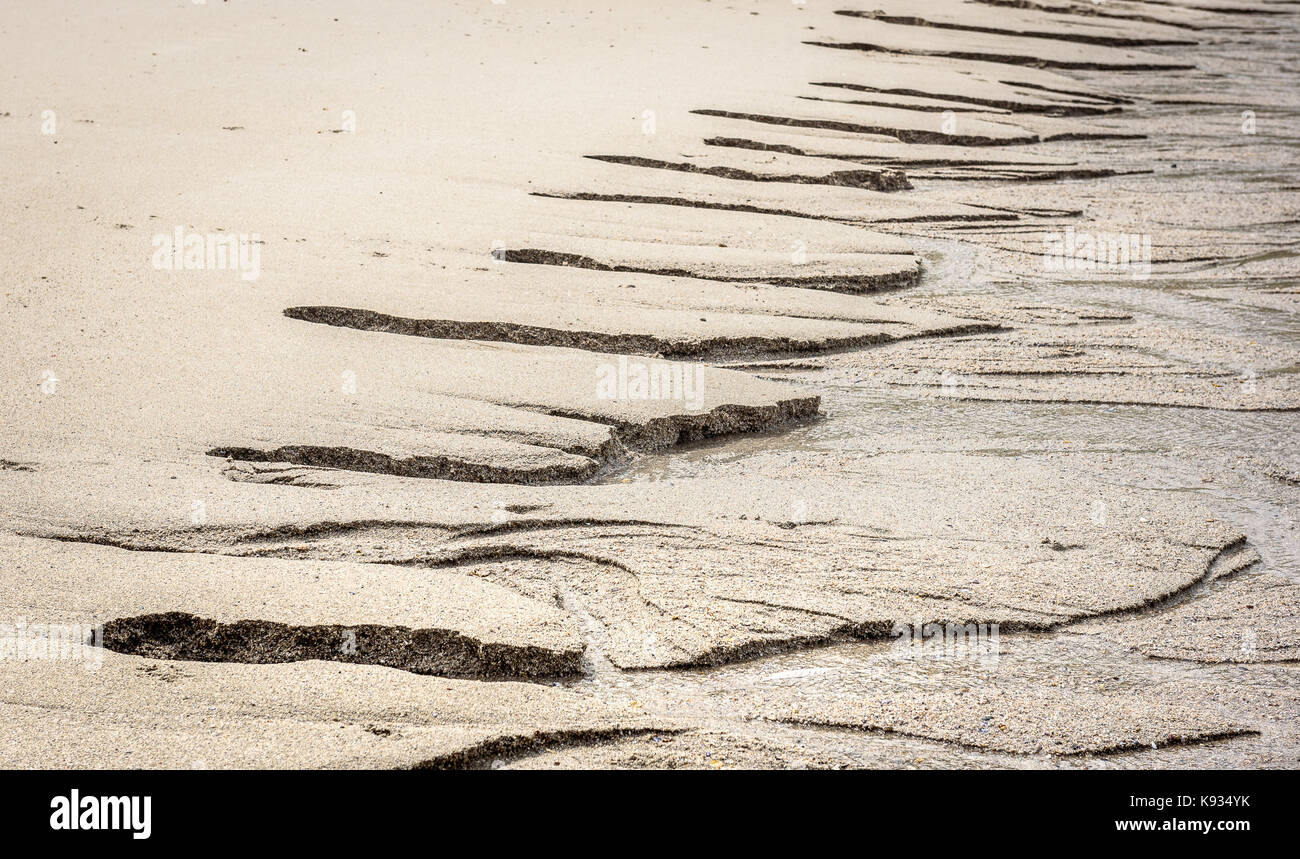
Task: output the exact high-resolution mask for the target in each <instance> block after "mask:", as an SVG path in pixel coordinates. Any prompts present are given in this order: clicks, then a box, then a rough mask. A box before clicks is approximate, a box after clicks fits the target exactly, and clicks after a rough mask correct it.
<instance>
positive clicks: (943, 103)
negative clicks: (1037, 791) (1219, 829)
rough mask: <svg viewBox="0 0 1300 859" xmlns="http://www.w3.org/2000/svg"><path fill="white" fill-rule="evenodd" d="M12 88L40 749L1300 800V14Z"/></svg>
mask: <svg viewBox="0 0 1300 859" xmlns="http://www.w3.org/2000/svg"><path fill="white" fill-rule="evenodd" d="M0 54H3V55H4V56H5V57H6V58H7V61H6V62H5V64H4V66H5V69H4V74H3V76H2V77H0V151H3V153H4V157H3V158H2V159H0V176H2V177H3V180H4V183H3V184H4V188H5V191H6V193H5V194H3V195H0V221H2V222H3V228H2V229H0V272H2V274H3V286H4V311H5V312H4V314H3V322H0V326H3V332H0V360H2V361H3V367H4V368H5V370H4V373H3V374H2V375H0V404H2V405H3V408H2V409H0V431H2V435H0V438H3V442H2V444H0V559H2V562H0V570H2V572H0V690H2V691H0V709H3V715H4V721H5V724H6V730H5V732H4V733H5V735H4V737H3V740H2V741H0V766H3V767H5V768H47V769H48V768H53V769H64V768H67V769H101V768H113V769H118V768H146V769H149V768H168V769H223V768H231V769H241V768H289V769H297V768H332V769H337V768H366V769H370V768H399V769H406V768H440V769H453V768H483V767H493V768H512V769H513V768H520V769H532V768H541V769H562V768H575V769H589V768H631V769H664V768H670V769H685V768H698V769H749V768H761V769H791V768H797V769H852V768H887V769H897V768H962V769H966V768H970V769H1022V768H1060V769H1074V768H1079V769H1083V768H1107V769H1110V768H1142V769H1205V768H1228V769H1254V768H1264V769H1296V768H1300V674H1298V673H1297V672H1298V671H1300V667H1298V666H1300V524H1298V522H1297V517H1298V516H1300V513H1297V510H1298V509H1300V508H1298V506H1297V505H1298V504H1300V443H1298V442H1297V426H1300V418H1298V417H1297V411H1300V248H1298V243H1300V175H1297V169H1296V165H1297V163H1300V88H1297V86H1296V82H1297V80H1298V79H1300V59H1298V58H1300V3H1295V2H1271V1H1270V0H1145V2H1128V0H1109V1H1108V2H1092V1H1091V0H924V2H915V0H914V1H913V2H902V0H872V2H871V3H867V4H854V3H852V2H848V0H846V2H843V3H825V2H821V0H808V2H806V3H805V2H802V0H795V2H793V3H791V2H784V0H782V1H781V2H777V0H763V2H760V0H751V2H731V3H721V2H697V0H673V2H669V3H664V4H637V3H632V2H614V3H605V4H588V3H583V2H574V3H565V4H555V3H529V2H523V0H518V2H517V0H508V2H500V3H497V2H487V0H482V2H468V0H467V2H438V3H431V2H417V0H377V2H374V3H367V4H357V3H352V2H346V0H321V2H316V3H311V4H301V3H289V2H279V1H278V0H237V2H236V0H231V2H222V0H207V2H191V0H168V2H161V3H160V2H150V0H124V2H119V3H113V4H91V3H78V2H65V0H52V2H47V3H28V4H14V6H13V7H12V8H7V9H6V10H5V12H4V14H3V16H2V17H0Z"/></svg>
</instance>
